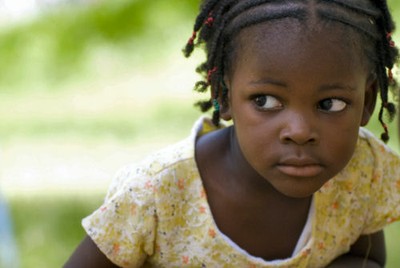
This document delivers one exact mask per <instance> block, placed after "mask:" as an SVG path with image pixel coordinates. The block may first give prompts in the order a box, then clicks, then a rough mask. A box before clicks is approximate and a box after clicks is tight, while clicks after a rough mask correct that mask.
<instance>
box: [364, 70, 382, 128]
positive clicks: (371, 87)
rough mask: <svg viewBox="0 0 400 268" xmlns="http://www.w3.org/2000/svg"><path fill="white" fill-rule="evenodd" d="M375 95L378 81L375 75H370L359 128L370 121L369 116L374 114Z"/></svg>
mask: <svg viewBox="0 0 400 268" xmlns="http://www.w3.org/2000/svg"><path fill="white" fill-rule="evenodd" d="M377 95H378V80H377V77H376V74H371V75H370V77H369V78H368V81H367V84H366V87H365V98H364V108H363V114H362V118H361V123H360V125H361V126H365V125H366V124H367V123H368V122H369V120H370V119H371V116H372V114H373V113H374V109H375V104H376V98H377Z"/></svg>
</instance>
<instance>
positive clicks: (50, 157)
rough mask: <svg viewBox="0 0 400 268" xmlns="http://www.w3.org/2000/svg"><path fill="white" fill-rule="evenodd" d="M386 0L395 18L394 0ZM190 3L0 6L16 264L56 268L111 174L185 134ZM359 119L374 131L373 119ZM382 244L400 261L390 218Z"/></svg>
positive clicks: (2, 114) (1, 127) (0, 113)
mask: <svg viewBox="0 0 400 268" xmlns="http://www.w3.org/2000/svg"><path fill="white" fill-rule="evenodd" d="M4 2H6V1H4ZM14 2H15V1H14ZM20 2H21V4H20V5H23V3H27V1H25V2H24V1H20ZM39 2H41V1H36V3H39ZM389 2H390V4H391V7H392V10H393V12H394V17H395V19H396V20H397V21H398V23H400V1H398V0H389ZM43 3H46V1H43ZM47 3H51V1H47ZM198 3H199V0H184V1H182V0H151V1H148V0H124V1H123V0H113V1H100V0H97V1H96V0H91V1H89V0H86V1H84V0H81V1H78V0H75V1H72V0H70V1H66V0H64V1H59V3H58V4H42V5H40V9H39V11H38V10H35V12H28V10H25V11H24V12H26V14H23V15H22V16H16V15H15V14H14V13H13V14H14V15H13V16H11V15H10V14H11V11H10V10H8V12H10V14H9V13H7V10H5V11H4V12H3V13H0V22H1V23H0V25H1V26H0V59H1V60H0V70H1V71H0V160H1V161H0V163H1V171H0V176H1V177H0V189H1V191H2V193H3V194H4V195H5V197H6V199H7V201H8V203H9V205H10V208H11V213H12V218H13V222H14V231H15V235H16V240H17V246H18V250H19V257H20V264H21V267H27V268H28V267H29V268H31V267H42V268H45V267H61V265H62V264H63V263H64V262H65V260H66V259H67V258H68V256H69V255H70V254H71V252H72V251H73V250H74V248H75V247H76V245H77V244H78V243H79V241H80V240H81V238H82V237H83V236H84V232H83V230H82V229H81V227H80V220H81V218H82V217H84V216H85V215H87V214H88V213H90V212H91V211H92V210H94V209H95V208H96V207H97V206H99V205H100V203H101V201H102V198H103V196H104V194H105V191H106V189H107V186H108V184H109V183H110V180H111V179H112V177H113V175H114V174H115V172H116V171H117V170H118V169H119V168H120V167H122V166H123V165H125V164H127V163H131V162H133V161H136V160H138V159H140V158H142V157H143V156H144V155H146V154H148V153H150V152H152V151H154V150H156V149H158V148H160V147H162V146H164V145H167V144H169V143H171V142H175V141H178V140H180V139H182V138H183V137H185V136H186V135H188V134H189V132H190V129H191V126H192V123H193V121H194V120H196V119H197V118H198V116H199V115H200V113H199V112H198V111H197V110H196V109H194V108H193V102H194V101H195V100H198V99H199V98H202V97H203V96H199V95H198V94H196V93H193V91H192V88H193V84H194V82H195V81H196V80H197V78H198V77H197V75H196V73H195V72H194V69H195V67H196V65H197V64H198V63H199V62H200V61H201V59H202V56H203V55H202V53H199V52H197V53H195V54H194V57H193V58H190V59H185V58H184V57H183V56H182V53H181V48H182V47H183V45H184V44H185V43H186V41H187V39H188V38H189V36H190V34H191V32H192V24H193V20H194V18H195V16H196V14H197V6H198ZM0 4H1V3H0ZM1 7H2V6H1V5H0V11H1ZM3 7H4V6H3ZM2 17H4V19H1V18H2ZM398 37H399V34H398V33H397V34H396V35H395V39H396V40H397V42H398V43H400V39H399V38H398ZM397 71H398V70H397ZM397 75H398V74H397ZM369 128H370V129H371V130H372V131H374V132H375V133H377V134H378V135H379V134H380V127H379V124H378V123H377V120H376V119H374V120H373V121H372V122H371V124H370V125H369ZM391 133H392V137H394V138H393V139H392V140H391V142H390V145H391V146H392V147H393V148H394V149H396V150H398V148H400V147H399V143H398V140H397V137H396V138H395V135H394V133H396V126H395V125H394V124H393V125H392V126H391ZM387 244H388V251H389V258H388V266H387V267H389V268H391V267H393V268H395V267H400V255H399V254H398V252H399V251H400V224H394V225H392V226H391V227H389V228H388V230H387Z"/></svg>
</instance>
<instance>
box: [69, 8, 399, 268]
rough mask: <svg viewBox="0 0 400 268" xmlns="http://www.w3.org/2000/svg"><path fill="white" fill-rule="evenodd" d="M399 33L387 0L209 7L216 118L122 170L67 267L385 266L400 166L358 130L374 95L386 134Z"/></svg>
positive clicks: (201, 25)
mask: <svg viewBox="0 0 400 268" xmlns="http://www.w3.org/2000/svg"><path fill="white" fill-rule="evenodd" d="M393 30H394V26H393V22H392V19H391V16H390V13H389V10H388V7H387V6H386V1H383V0H380V1H377V0H310V1H307V0H303V1H301V0H285V1H272V0H222V1H221V0H206V1H204V3H203V4H202V7H201V12H200V14H199V16H198V17H197V20H196V23H195V26H194V33H193V36H192V37H191V38H190V40H189V42H188V44H187V46H186V48H185V50H184V51H185V53H186V55H187V56H189V55H190V53H191V52H192V50H193V48H194V46H195V45H196V44H205V49H206V52H207V60H206V62H205V63H204V64H202V65H201V66H200V67H199V70H200V72H201V73H202V74H203V75H204V81H200V82H199V83H197V89H199V90H201V91H206V90H207V89H210V92H211V98H210V99H209V100H207V101H204V102H201V103H200V104H199V105H200V106H201V108H202V109H203V111H207V110H209V109H210V108H214V113H213V118H212V120H209V119H207V118H202V119H200V121H198V122H197V123H196V125H195V127H194V130H193V133H192V135H191V136H190V137H189V138H188V139H186V140H184V141H182V142H180V143H178V144H176V145H174V146H171V147H169V148H167V149H165V150H163V151H161V152H159V153H157V154H155V155H153V156H151V157H149V158H148V159H147V160H145V161H143V162H142V163H139V164H137V165H134V166H132V167H129V168H126V169H125V170H123V171H122V172H121V173H120V174H119V175H118V176H117V178H116V180H115V182H114V183H113V185H112V186H111V188H110V190H109V192H108V195H107V197H106V200H105V202H104V204H103V205H102V206H101V207H100V208H99V209H98V210H96V211H95V212H94V213H93V214H92V215H91V216H89V217H87V218H85V219H84V220H83V226H84V228H85V230H86V232H87V234H88V236H87V237H86V238H85V239H84V241H83V242H82V243H81V245H80V246H79V247H78V248H77V250H76V252H75V253H74V254H73V255H72V257H71V258H70V260H69V261H68V262H67V264H66V266H65V267H74V268H76V267H117V266H121V267H311V268H315V267H327V266H328V267H382V266H383V265H384V263H385V246H384V239H383V234H382V229H383V227H384V226H386V225H387V224H389V223H391V222H393V221H396V220H398V219H400V168H399V167H400V158H399V156H398V155H396V154H395V153H393V152H392V151H391V150H390V149H389V148H388V147H386V146H385V145H384V144H383V143H382V142H380V141H379V140H378V139H376V138H375V137H374V136H373V135H372V134H371V133H370V132H368V131H367V130H365V129H364V128H360V126H364V125H366V124H367V122H368V121H369V119H370V117H371V115H372V113H373V111H374V107H375V103H376V102H377V95H378V94H379V95H380V98H381V101H382V105H381V107H380V110H379V119H380V121H381V123H382V125H383V130H384V133H383V135H382V139H383V140H385V141H386V140H387V139H388V138H389V135H388V132H387V127H386V125H385V123H384V118H385V117H384V114H386V113H388V114H389V115H393V113H394V106H393V104H391V103H390V102H389V101H388V88H389V87H391V86H395V80H394V78H393V75H392V71H391V69H392V67H393V65H394V63H395V59H396V57H397V49H396V48H395V45H394V42H393V41H392V39H391V34H392V32H393ZM220 118H222V119H224V120H225V121H228V120H232V121H233V125H231V126H229V127H228V126H227V127H224V126H223V124H220V122H219V121H220Z"/></svg>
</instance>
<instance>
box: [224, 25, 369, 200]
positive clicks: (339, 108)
mask: <svg viewBox="0 0 400 268" xmlns="http://www.w3.org/2000/svg"><path fill="white" fill-rule="evenodd" d="M324 27H325V28H323V29H313V30H310V29H308V30H306V28H305V27H303V26H301V24H300V23H298V22H295V21H294V20H288V19H287V20H280V21H274V22H272V23H271V22H270V23H263V24H259V25H256V26H252V27H250V28H247V29H244V30H242V32H241V33H240V34H239V36H238V37H237V39H236V41H237V44H235V46H236V49H237V50H236V52H235V58H234V63H233V66H232V68H231V70H230V74H229V75H227V76H226V79H225V80H226V81H225V82H226V84H227V86H228V88H229V89H230V90H229V96H228V104H229V106H228V108H227V110H225V111H224V112H223V113H222V118H224V119H226V120H229V119H233V121H234V129H235V132H234V133H235V140H236V141H237V143H238V145H239V148H240V151H241V153H242V154H243V156H244V158H245V159H246V160H247V162H248V164H249V165H250V166H251V167H252V168H253V169H254V170H255V171H256V172H257V173H258V175H260V176H261V177H262V178H263V179H265V180H267V181H268V182H269V183H270V184H271V185H272V186H273V187H274V188H275V189H276V190H277V191H279V192H281V193H282V194H284V195H286V196H290V197H307V196H310V195H312V194H313V193H315V192H316V191H317V190H318V189H319V188H320V187H321V186H322V185H323V184H324V183H325V182H327V181H328V180H329V179H331V178H332V177H333V176H335V175H336V174H337V173H338V172H339V171H341V170H342V169H343V168H344V167H345V166H346V164H347V163H348V161H349V160H350V158H351V156H352V154H353V152H354V149H355V145H356V141H357V137H358V130H359V126H360V125H365V124H366V123H367V122H368V120H369V117H370V114H371V113H372V111H373V108H374V104H375V103H374V102H375V97H376V88H375V85H376V83H375V80H374V79H373V78H371V77H373V76H372V75H370V72H368V70H367V69H368V68H366V67H365V62H364V60H362V59H361V57H362V53H361V50H360V49H359V48H355V47H354V43H352V39H351V38H349V37H347V38H346V35H345V34H346V32H345V31H343V30H342V28H343V26H342V27H339V26H338V25H330V26H324ZM347 34H348V33H347ZM349 39H350V40H349ZM363 63H364V64H363Z"/></svg>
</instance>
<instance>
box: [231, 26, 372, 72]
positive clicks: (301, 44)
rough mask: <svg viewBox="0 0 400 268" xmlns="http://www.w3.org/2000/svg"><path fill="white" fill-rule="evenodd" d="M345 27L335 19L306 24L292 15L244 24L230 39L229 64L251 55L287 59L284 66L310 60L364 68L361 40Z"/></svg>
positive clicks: (272, 60)
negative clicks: (290, 16) (249, 25)
mask: <svg viewBox="0 0 400 268" xmlns="http://www.w3.org/2000/svg"><path fill="white" fill-rule="evenodd" d="M347 28H348V27H346V26H343V25H341V24H337V23H329V24H327V23H325V24H324V23H319V24H315V25H311V26H310V24H306V23H304V22H302V21H300V20H297V19H294V18H286V19H280V20H275V21H270V22H264V23H260V24H256V25H253V26H251V27H247V28H244V29H242V30H241V31H240V32H239V33H238V35H237V36H236V38H235V39H234V47H235V48H234V50H235V53H234V55H235V59H234V61H233V62H232V64H233V66H232V67H233V68H235V65H236V64H238V63H243V61H248V60H249V59H250V58H255V59H260V60H261V59H262V61H268V63H270V64H272V65H279V64H280V63H281V62H282V61H283V59H285V64H288V63H291V64H290V65H288V66H287V68H290V67H291V66H297V67H299V66H300V67H301V66H302V65H306V64H308V63H309V62H311V61H313V62H320V64H330V65H332V66H343V65H349V68H361V67H362V66H364V67H362V68H365V64H363V63H365V57H364V54H363V53H362V49H361V46H360V44H359V43H360V41H361V40H360V38H357V35H356V33H354V31H352V30H351V29H347Z"/></svg>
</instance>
